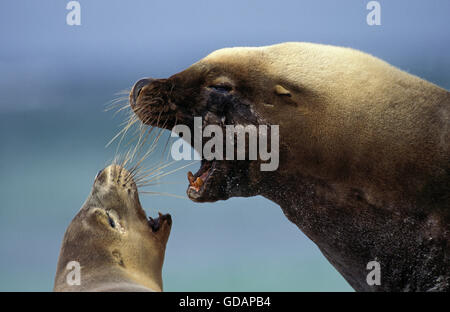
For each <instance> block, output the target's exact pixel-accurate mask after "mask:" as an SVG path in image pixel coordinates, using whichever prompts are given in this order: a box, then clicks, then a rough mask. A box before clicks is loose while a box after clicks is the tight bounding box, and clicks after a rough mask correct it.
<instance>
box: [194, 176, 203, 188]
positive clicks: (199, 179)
mask: <svg viewBox="0 0 450 312" xmlns="http://www.w3.org/2000/svg"><path fill="white" fill-rule="evenodd" d="M194 185H195V186H196V187H200V186H202V185H203V180H202V178H200V177H198V178H197V180H195V182H194Z"/></svg>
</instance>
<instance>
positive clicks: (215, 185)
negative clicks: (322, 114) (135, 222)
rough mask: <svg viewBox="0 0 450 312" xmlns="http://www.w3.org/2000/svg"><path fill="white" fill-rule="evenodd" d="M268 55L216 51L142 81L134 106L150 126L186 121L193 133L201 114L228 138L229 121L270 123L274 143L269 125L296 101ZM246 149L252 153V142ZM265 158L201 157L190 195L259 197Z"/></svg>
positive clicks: (205, 122) (203, 199)
mask: <svg viewBox="0 0 450 312" xmlns="http://www.w3.org/2000/svg"><path fill="white" fill-rule="evenodd" d="M264 58H265V55H264V51H263V50H261V49H259V48H230V49H223V50H218V51H216V52H214V53H212V54H210V55H209V56H207V57H206V58H204V59H202V60H200V61H199V62H197V63H195V64H193V65H192V66H190V67H189V68H187V69H186V70H184V71H182V72H180V73H178V74H175V75H173V76H171V77H169V78H167V79H153V78H145V79H142V80H139V81H138V82H136V84H135V85H134V87H133V89H132V90H131V92H130V103H131V107H132V109H133V110H134V112H135V114H136V115H137V116H138V117H139V119H140V120H141V121H142V122H143V123H145V124H147V125H150V126H156V127H160V128H166V129H169V130H170V129H172V128H173V127H174V126H175V125H179V124H183V125H186V126H188V127H189V129H191V133H194V131H195V130H194V117H201V118H202V121H203V124H202V127H203V129H205V127H206V126H208V125H218V126H220V127H221V128H222V129H223V133H224V137H225V126H226V125H233V126H243V127H247V126H249V125H252V126H255V127H259V126H261V125H264V126H267V127H268V128H267V131H266V133H268V134H269V136H268V138H267V140H268V142H270V140H271V136H270V133H271V131H270V126H271V125H272V124H278V123H277V118H276V117H277V116H276V114H275V115H274V113H273V110H274V107H275V106H277V105H283V106H287V107H286V109H289V106H292V105H293V103H294V102H293V101H292V98H291V94H290V93H289V91H288V90H287V89H286V88H285V87H283V86H281V84H280V83H281V82H280V80H279V79H278V78H280V77H277V76H273V77H270V76H268V75H267V69H266V68H265V67H266V66H265V64H264V63H265V61H264ZM286 113H287V112H286ZM192 139H193V138H192V136H191V141H190V142H189V143H190V144H191V145H194V144H192ZM205 141H207V139H204V142H203V143H205ZM224 141H225V138H224ZM268 145H269V146H270V143H268ZM235 146H236V145H235ZM194 148H195V147H194ZM245 153H246V154H247V156H248V144H246V151H245ZM224 154H225V143H224ZM235 159H236V158H235ZM264 162H267V161H262V160H261V158H260V157H259V155H258V157H257V159H255V160H249V157H246V160H219V159H214V160H207V159H205V158H203V159H202V162H201V167H200V170H199V171H198V172H197V173H195V174H194V175H192V176H190V177H189V179H190V182H191V186H190V187H189V188H188V190H187V194H188V196H189V198H190V199H192V200H194V201H198V202H211V201H216V200H225V199H228V198H229V197H233V196H241V197H248V196H254V195H258V194H260V193H261V190H262V189H263V188H264V187H265V186H264V181H265V180H267V177H268V176H269V175H270V172H264V171H262V170H261V164H262V163H264ZM199 178H200V179H201V181H200V185H195V184H196V183H193V182H195V181H198V179H199ZM192 184H194V185H192Z"/></svg>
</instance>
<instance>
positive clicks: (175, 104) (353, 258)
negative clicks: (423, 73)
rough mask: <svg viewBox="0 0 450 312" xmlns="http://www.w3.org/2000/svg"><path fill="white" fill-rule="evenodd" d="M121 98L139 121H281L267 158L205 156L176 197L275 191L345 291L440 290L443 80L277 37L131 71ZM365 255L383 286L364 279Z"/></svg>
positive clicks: (447, 229) (446, 279)
mask: <svg viewBox="0 0 450 312" xmlns="http://www.w3.org/2000/svg"><path fill="white" fill-rule="evenodd" d="M130 102H131V106H132V108H133V110H134V111H135V113H136V115H137V116H138V117H139V118H140V119H141V121H143V122H144V123H146V124H148V125H152V126H158V127H164V128H167V129H171V128H172V127H173V126H174V125H175V124H185V125H187V126H189V127H190V128H191V129H192V128H193V117H194V116H201V117H203V119H204V121H205V124H218V125H221V126H223V125H224V124H227V125H230V124H231V125H244V126H245V125H250V124H252V125H269V126H270V125H279V130H280V152H279V153H280V162H279V168H278V170H276V171H265V172H263V171H261V170H260V163H261V160H254V161H227V160H223V161H218V160H214V161H206V160H203V161H202V164H201V168H200V170H199V172H197V173H196V174H194V175H193V176H190V177H189V180H190V184H191V186H190V187H189V188H188V196H189V197H190V198H191V199H192V200H194V201H197V202H212V201H216V200H224V199H227V198H230V197H233V196H244V197H248V196H254V195H262V196H264V197H266V198H268V199H270V200H272V201H274V202H276V203H278V204H279V205H280V206H281V208H282V209H283V211H284V213H285V215H286V216H287V217H288V218H289V220H291V221H292V222H293V223H295V224H296V225H297V226H298V227H299V228H300V229H301V230H302V231H303V232H304V233H305V234H306V235H307V236H308V237H309V238H310V239H312V240H313V241H314V242H315V243H316V244H317V245H318V247H319V248H320V250H321V251H322V252H323V254H324V255H325V256H326V258H327V259H328V260H329V261H330V262H331V263H332V264H333V265H334V266H335V268H336V269H337V270H338V271H339V272H340V273H341V274H342V275H343V276H344V278H345V279H346V280H347V281H348V282H349V283H350V285H351V286H352V287H354V288H355V289H356V290H361V291H429V290H436V291H444V290H447V291H448V290H450V254H449V253H450V246H449V243H450V222H449V221H450V148H449V145H450V139H449V138H450V127H449V116H450V93H449V92H448V91H446V90H445V89H442V88H440V87H438V86H436V85H434V84H432V83H429V82H427V81H424V80H422V79H420V78H418V77H416V76H413V75H410V74H408V73H406V72H404V71H401V70H399V69H397V68H395V67H393V66H391V65H389V64H387V63H386V62H384V61H382V60H380V59H377V58H375V57H373V56H370V55H368V54H365V53H362V52H359V51H356V50H353V49H349V48H340V47H334V46H327V45H319V44H311V43H284V44H278V45H273V46H268V47H258V48H229V49H221V50H218V51H215V52H213V53H212V54H210V55H209V56H207V57H206V58H204V59H202V60H200V61H199V62H197V63H195V64H193V65H192V66H190V67H189V68H187V69H186V70H184V71H182V72H180V73H178V74H175V75H173V76H172V77H170V78H167V79H143V80H140V81H138V82H137V83H136V84H135V86H134V87H133V90H132V91H131V93H130ZM192 131H193V130H192ZM199 177H200V180H201V181H200V180H198V178H199ZM197 180H198V182H200V183H196V181H197ZM374 260H375V261H378V262H379V263H380V265H381V285H369V284H368V283H367V275H368V273H369V271H368V270H367V264H368V263H369V262H370V261H374Z"/></svg>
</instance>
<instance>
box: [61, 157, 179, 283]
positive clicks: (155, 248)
mask: <svg viewBox="0 0 450 312" xmlns="http://www.w3.org/2000/svg"><path fill="white" fill-rule="evenodd" d="M171 225H172V219H171V216H170V215H169V214H166V215H162V214H159V217H158V218H156V219H152V218H149V219H147V217H146V214H145V211H144V210H143V209H142V207H141V204H140V202H139V196H138V191H137V188H136V184H135V182H134V180H133V178H132V175H131V174H130V172H128V171H127V170H126V169H124V168H122V167H121V166H118V165H111V166H109V167H107V168H105V169H104V170H102V171H100V172H99V173H98V175H97V177H96V178H95V182H94V185H93V187H92V191H91V193H90V194H89V197H88V198H87V200H86V202H85V203H84V205H83V207H82V208H81V210H80V211H79V212H78V214H77V215H76V216H75V217H74V219H73V220H72V222H71V223H70V225H69V226H68V228H67V230H66V233H65V235H64V239H63V242H62V246H61V251H60V255H59V259H58V266H57V270H56V276H55V285H54V291H162V289H163V282H162V266H163V262H164V254H165V248H166V244H167V240H168V238H169V234H170V229H171ZM74 263H75V265H73V264H74ZM77 266H78V268H76V267H77ZM76 269H78V272H74V270H76ZM75 274H78V276H74V275H75Z"/></svg>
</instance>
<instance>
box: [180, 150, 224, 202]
mask: <svg viewBox="0 0 450 312" xmlns="http://www.w3.org/2000/svg"><path fill="white" fill-rule="evenodd" d="M216 164H217V162H216V161H215V160H213V161H208V160H205V159H203V160H202V161H201V165H200V169H199V170H198V171H197V172H196V173H195V174H193V173H192V172H191V171H189V172H188V173H187V178H188V182H189V186H188V189H187V195H188V197H189V198H190V199H192V200H198V199H200V197H202V196H203V195H206V191H207V190H208V188H209V186H210V185H211V182H212V179H213V175H214V173H215V172H216V171H217V169H216Z"/></svg>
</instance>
